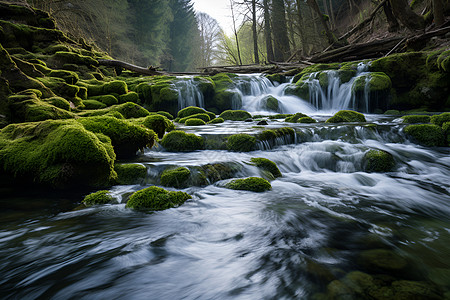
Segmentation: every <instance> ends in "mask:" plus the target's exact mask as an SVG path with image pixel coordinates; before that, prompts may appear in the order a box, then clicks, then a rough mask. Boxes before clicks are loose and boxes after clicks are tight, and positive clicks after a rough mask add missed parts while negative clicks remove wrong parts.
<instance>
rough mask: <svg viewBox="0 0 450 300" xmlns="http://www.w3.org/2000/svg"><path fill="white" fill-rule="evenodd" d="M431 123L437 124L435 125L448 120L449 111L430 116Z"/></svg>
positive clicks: (449, 119) (449, 116)
mask: <svg viewBox="0 0 450 300" xmlns="http://www.w3.org/2000/svg"><path fill="white" fill-rule="evenodd" d="M430 121H431V123H433V124H435V125H437V126H441V127H442V125H443V124H444V123H445V122H450V112H445V113H442V114H439V115H434V116H431V120H430Z"/></svg>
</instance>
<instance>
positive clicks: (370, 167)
mask: <svg viewBox="0 0 450 300" xmlns="http://www.w3.org/2000/svg"><path fill="white" fill-rule="evenodd" d="M394 166H395V160H394V157H393V156H392V154H390V153H388V152H386V151H383V150H369V151H367V152H366V153H365V154H364V169H365V171H366V172H390V171H392V169H393V168H394Z"/></svg>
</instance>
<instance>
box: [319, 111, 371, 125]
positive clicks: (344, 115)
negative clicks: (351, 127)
mask: <svg viewBox="0 0 450 300" xmlns="http://www.w3.org/2000/svg"><path fill="white" fill-rule="evenodd" d="M343 122H366V118H365V117H364V115H363V114H361V113H359V112H356V111H352V110H340V111H338V112H337V113H336V114H335V115H334V116H332V117H331V118H329V119H328V120H327V121H326V123H343Z"/></svg>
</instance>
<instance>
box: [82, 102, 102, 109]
mask: <svg viewBox="0 0 450 300" xmlns="http://www.w3.org/2000/svg"><path fill="white" fill-rule="evenodd" d="M83 105H84V108H85V109H102V108H105V107H106V104H105V103H102V102H100V101H97V100H83Z"/></svg>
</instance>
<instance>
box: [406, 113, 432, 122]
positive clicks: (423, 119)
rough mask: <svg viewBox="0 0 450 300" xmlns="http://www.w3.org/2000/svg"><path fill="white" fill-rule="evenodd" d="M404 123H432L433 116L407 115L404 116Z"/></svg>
mask: <svg viewBox="0 0 450 300" xmlns="http://www.w3.org/2000/svg"><path fill="white" fill-rule="evenodd" d="M402 119H403V123H408V124H417V123H430V120H431V117H430V116H427V115H407V116H403V117H402Z"/></svg>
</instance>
